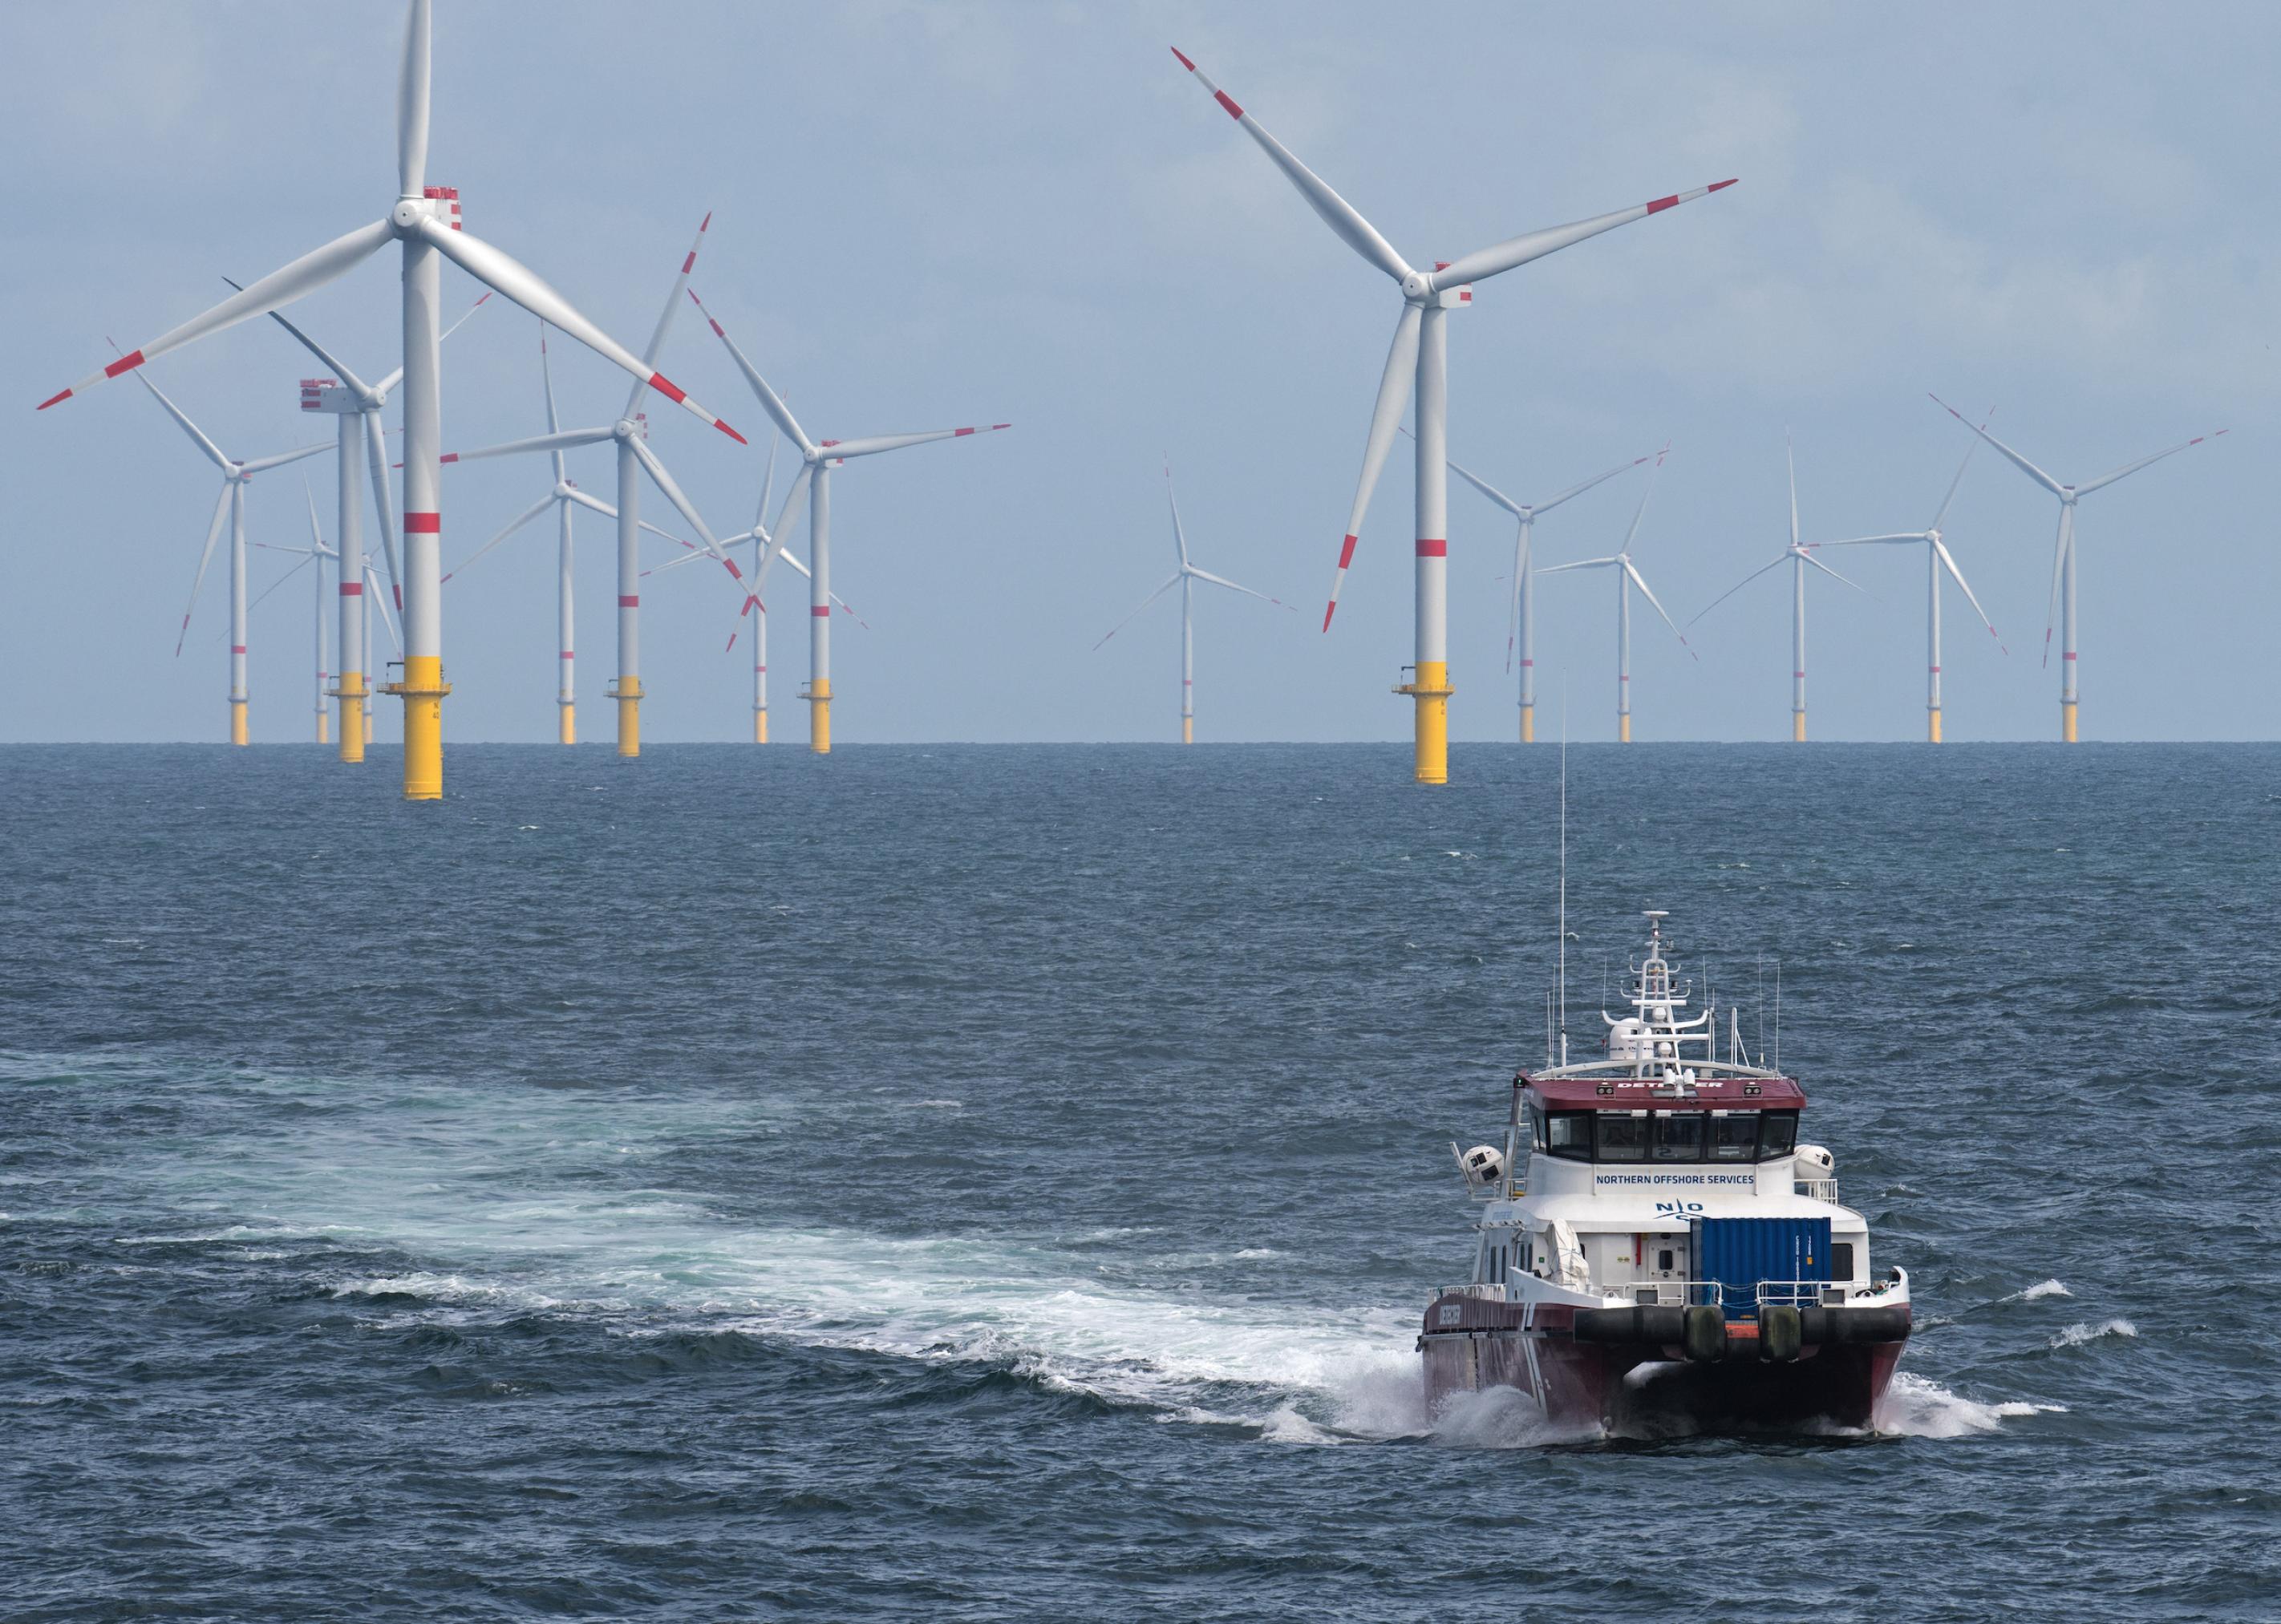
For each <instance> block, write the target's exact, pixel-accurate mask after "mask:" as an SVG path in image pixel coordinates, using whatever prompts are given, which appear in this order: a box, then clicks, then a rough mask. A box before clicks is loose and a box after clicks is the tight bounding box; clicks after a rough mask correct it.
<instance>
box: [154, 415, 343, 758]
mask: <svg viewBox="0 0 2281 1624" xmlns="http://www.w3.org/2000/svg"><path fill="white" fill-rule="evenodd" d="M138 376H139V377H140V378H141V379H142V383H143V388H145V389H147V390H149V391H151V398H152V399H153V400H156V401H157V402H158V403H159V405H160V406H163V407H165V408H166V415H167V416H169V417H171V418H173V419H174V421H175V422H176V423H178V424H180V425H181V427H182V432H183V433H184V434H186V435H188V436H189V437H190V444H191V445H195V446H197V448H198V449H199V450H200V451H202V452H205V455H206V460H208V461H210V462H212V463H213V465H214V467H216V468H219V469H220V470H221V494H220V496H219V497H217V498H216V499H214V510H213V519H212V520H211V521H210V522H208V523H207V525H206V545H205V550H204V551H202V552H201V553H199V554H198V572H197V576H196V577H195V578H194V579H193V580H192V581H191V583H190V600H189V603H187V604H185V605H184V606H183V607H182V630H181V631H180V632H179V633H177V634H176V636H175V638H174V653H175V656H176V657H177V658H180V657H181V655H182V639H183V638H186V637H188V636H189V630H190V614H191V612H192V611H193V610H195V609H196V608H197V604H198V592H199V589H200V588H202V587H203V586H205V580H206V566H207V565H208V564H210V563H212V562H213V551H214V543H215V542H217V541H218V540H220V537H221V527H222V522H223V521H224V519H225V518H227V519H228V522H229V742H230V743H232V744H234V745H243V744H244V743H246V742H247V739H246V724H245V708H246V705H247V702H248V695H247V692H246V682H245V614H246V602H245V584H246V583H245V485H246V482H247V481H248V480H250V479H251V478H252V477H253V476H255V475H257V474H259V473H262V472H264V471H266V470H267V469H269V468H282V467H284V466H285V464H287V463H289V462H298V461H299V460H301V459H302V458H304V457H313V456H315V455H316V454H317V453H318V452H321V451H322V450H324V449H325V446H324V444H323V442H319V443H318V444H317V445H304V446H302V447H301V448H300V449H299V450H298V451H288V452H279V453H278V454H277V455H275V456H274V457H256V458H254V459H253V460H251V461H250V462H240V461H238V460H236V459H235V458H232V457H228V456H226V455H224V454H223V452H222V449H221V447H220V446H219V445H215V444H214V443H213V440H212V439H210V438H209V437H207V435H206V433H205V430H204V429H200V428H199V427H198V426H197V424H196V423H194V422H192V421H190V419H189V414H187V413H185V412H184V411H183V410H182V407H180V406H176V405H175V404H174V402H173V401H172V400H169V399H168V398H166V391H164V390H162V389H160V388H159V386H158V385H157V384H156V383H152V382H151V378H150V375H149V374H148V373H143V374H138Z"/></svg>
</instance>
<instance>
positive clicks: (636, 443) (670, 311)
mask: <svg viewBox="0 0 2281 1624" xmlns="http://www.w3.org/2000/svg"><path fill="white" fill-rule="evenodd" d="M712 223H713V215H712V213H711V212H710V211H707V213H706V216H705V219H704V220H703V221H702V222H700V224H699V226H698V228H697V235H696V236H695V237H694V238H693V239H692V241H691V243H690V244H689V251H688V253H687V254H685V255H684V256H683V258H682V261H681V275H680V276H679V278H678V279H677V281H676V282H674V284H673V291H672V292H670V293H669V294H667V295H666V296H665V308H664V310H663V311H662V312H661V313H659V315H658V318H657V327H656V328H655V329H654V330H653V331H652V333H651V334H650V339H649V349H648V351H647V352H646V353H645V354H644V355H643V357H642V360H641V365H642V366H643V367H655V366H656V365H657V357H658V352H660V351H661V350H662V349H663V348H664V347H665V336H666V333H667V332H668V330H669V329H671V327H672V326H673V315H674V312H675V311H676V310H677V309H679V308H680V305H681V290H683V289H684V288H686V287H687V286H688V285H689V272H690V267H692V266H694V265H695V264H696V263H697V251H698V250H699V249H700V248H701V247H702V246H704V243H705V231H706V228H707V227H708V226H710V225H711V224H712ZM539 342H540V344H542V345H544V344H545V335H544V334H543V333H542V334H541V336H540V339H539ZM539 359H540V363H541V370H542V371H545V373H546V381H547V383H546V421H547V424H548V432H547V433H545V434H542V435H537V436H534V437H531V438H530V439H526V440H510V441H508V442H507V443H506V444H505V445H487V446H485V447H483V449H482V450H480V451H468V452H446V453H445V456H444V457H443V459H442V460H444V461H445V462H473V461H476V460H478V459H481V458H485V457H512V456H518V455H522V454H524V453H526V452H548V453H550V454H551V455H552V456H553V459H554V483H555V489H556V491H568V490H569V481H568V478H567V477H566V476H565V475H564V472H563V466H562V453H563V452H566V451H570V450H575V449H576V447H578V446H581V445H598V444H599V443H600V442H602V441H604V440H611V441H615V443H616V445H617V450H618V505H617V507H616V508H615V510H614V509H612V508H609V507H603V506H602V505H601V504H600V503H599V502H592V499H587V498H582V497H580V496H578V495H576V493H575V492H572V493H571V494H569V495H568V496H566V497H564V498H563V499H561V512H562V520H561V523H562V535H563V539H562V542H561V552H560V559H561V562H560V567H559V571H558V573H559V577H560V592H561V600H560V601H561V607H560V610H559V614H560V618H561V631H562V633H563V636H562V638H561V642H562V647H561V662H560V663H561V664H562V665H563V666H564V667H565V668H566V669H564V671H563V672H562V683H563V689H562V692H561V694H560V695H558V696H557V698H556V700H555V704H556V706H557V708H559V709H560V710H561V715H562V718H563V721H562V729H563V731H564V733H565V735H566V738H565V740H564V742H566V743H568V742H569V739H568V737H567V735H568V732H569V730H570V727H571V722H570V714H571V704H570V700H571V699H572V698H573V697H574V696H573V695H572V693H571V692H570V688H569V685H568V684H569V682H570V672H569V670H568V669H567V668H568V667H569V666H570V665H571V664H572V663H573V661H572V660H571V648H572V644H571V642H570V639H569V636H568V634H569V630H570V607H569V605H570V578H569V542H568V526H569V511H568V503H569V502H573V501H576V502H578V503H579V504H580V505H581V506H587V505H592V506H593V507H598V508H599V509H600V511H602V512H604V513H607V514H611V515H612V516H613V517H614V518H615V519H616V520H617V522H618V675H617V679H616V680H615V682H613V683H612V684H610V697H611V698H612V699H614V700H616V701H617V702H618V754H620V755H622V756H626V757H632V756H637V755H639V754H641V702H642V694H643V689H642V684H641V547H640V542H641V528H642V526H641V476H642V475H643V474H645V473H646V474H647V475H648V476H649V477H650V483H653V484H654V485H655V486H656V487H657V488H658V490H659V491H661V492H662V493H663V494H664V496H665V499H666V500H667V501H669V502H671V503H672V504H673V505H674V507H677V508H678V509H679V510H680V512H681V516H682V517H683V518H684V519H686V520H688V521H689V522H690V524H691V526H692V528H694V529H695V530H696V531H697V534H698V537H700V539H701V540H702V541H703V542H704V544H705V550H706V552H707V554H708V555H710V556H711V557H712V558H714V559H715V560H717V561H719V562H720V563H721V565H722V566H723V568H726V569H727V570H728V572H729V574H730V575H731V576H732V577H733V578H734V579H735V580H736V581H737V583H738V584H739V585H740V586H742V585H745V575H744V571H742V570H740V569H738V568H737V561H736V560H734V559H732V558H731V557H730V556H729V555H728V554H727V553H724V552H723V551H722V550H721V544H720V543H719V541H717V540H715V537H714V535H713V532H712V531H711V530H709V529H707V526H706V523H705V521H704V520H703V519H702V518H700V516H699V515H698V512H697V509H696V508H695V507H693V506H692V505H691V503H690V500H689V499H688V498H687V497H686V496H684V494H683V493H682V490H681V487H680V486H679V485H677V484H676V483H674V479H673V476H672V475H670V474H669V473H667V472H666V470H665V464H664V463H662V462H661V461H659V460H658V459H657V453H656V452H653V451H652V450H650V448H649V445H648V440H649V425H648V421H647V420H646V417H645V416H644V415H643V414H641V413H639V412H638V411H637V410H636V409H635V408H636V407H637V406H639V405H640V404H641V398H642V391H644V390H646V389H647V388H648V387H649V386H648V384H647V383H636V384H635V385H634V386H633V389H632V390H631V391H630V392H629V393H628V395H627V396H626V404H625V408H624V410H622V411H621V412H620V413H619V414H618V415H617V417H616V418H615V420H614V421H610V422H607V423H604V424H602V425H600V426H599V427H597V428H592V429H562V428H560V427H559V426H558V423H559V420H558V418H557V416H556V414H555V410H554V382H553V372H552V371H551V370H548V369H547V368H546V367H545V350H544V349H543V348H542V349H541V350H540V352H539ZM554 500H556V498H555V497H553V496H549V497H547V498H546V499H544V500H542V501H541V502H539V503H538V504H537V505H535V506H534V507H531V508H530V511H529V512H527V513H526V514H524V515H523V519H518V520H517V521H516V522H514V524H511V525H509V526H508V527H507V528H506V530H503V531H501V532H500V533H499V536H497V537H493V538H492V541H491V545H497V544H498V543H499V541H502V540H504V539H506V537H507V536H509V535H511V534H513V533H514V530H517V529H518V528H520V527H521V525H522V522H523V520H524V519H533V518H536V517H537V516H538V514H540V513H542V512H544V511H545V506H546V502H548V501H554ZM483 550H484V551H488V550H489V549H488V547H486V548H485V549H483ZM470 561H471V562H472V559H471V560H470ZM462 568H465V566H464V565H463V566H462ZM752 590H753V589H751V588H747V589H746V591H747V596H749V595H750V592H751V591H752Z"/></svg>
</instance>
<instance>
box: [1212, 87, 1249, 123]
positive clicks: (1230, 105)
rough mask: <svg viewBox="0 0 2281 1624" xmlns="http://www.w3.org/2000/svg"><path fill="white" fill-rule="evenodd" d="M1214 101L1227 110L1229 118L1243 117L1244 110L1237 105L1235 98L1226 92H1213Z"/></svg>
mask: <svg viewBox="0 0 2281 1624" xmlns="http://www.w3.org/2000/svg"><path fill="white" fill-rule="evenodd" d="M1212 100H1214V101H1216V102H1218V104H1220V105H1221V106H1223V107H1225V108H1226V109H1227V116H1228V117H1229V118H1231V119H1241V117H1243V109H1242V108H1241V107H1239V106H1237V105H1236V104H1235V97H1232V96H1230V95H1229V94H1228V93H1227V92H1226V91H1225V90H1215V91H1213V92H1212Z"/></svg>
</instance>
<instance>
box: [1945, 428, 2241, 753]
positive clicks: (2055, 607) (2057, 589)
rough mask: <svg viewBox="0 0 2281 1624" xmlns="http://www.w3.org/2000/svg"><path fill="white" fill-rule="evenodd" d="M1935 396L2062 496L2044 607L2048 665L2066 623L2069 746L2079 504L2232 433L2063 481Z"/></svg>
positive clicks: (2071, 738) (2063, 685) (2072, 737)
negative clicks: (2056, 634)
mask: <svg viewBox="0 0 2281 1624" xmlns="http://www.w3.org/2000/svg"><path fill="white" fill-rule="evenodd" d="M1932 400H1933V404H1934V405H1936V406H1939V407H1940V409H1941V410H1942V411H1944V412H1945V413H1947V414H1949V415H1950V416H1951V417H1952V418H1954V419H1956V421H1958V422H1960V423H1962V424H1963V425H1964V426H1965V427H1966V428H1968V429H1972V432H1973V433H1975V434H1976V435H1978V436H1979V437H1981V438H1982V439H1983V440H1985V441H1987V442H1988V443H1989V444H1990V445H1993V446H1994V447H1995V448H1996V449H1997V451H1998V452H1999V453H2000V454H2001V455H2002V456H2003V458H2004V460H2006V461H2007V462H2009V463H2010V464H2011V465H2012V466H2013V467H2014V468H2017V469H2019V470H2020V472H2022V474H2025V475H2026V476H2028V477H2029V478H2030V479H2032V480H2034V481H2035V482H2036V483H2037V484H2039V485H2041V486H2042V487H2043V488H2044V489H2045V490H2046V491H2050V492H2051V493H2052V494H2053V496H2055V497H2057V498H2059V499H2060V533H2059V539H2058V541H2057V543H2056V544H2055V545H2053V550H2052V593H2051V598H2050V599H2049V601H2048V602H2046V603H2045V607H2044V663H2045V666H2049V665H2050V664H2051V661H2052V623H2053V620H2054V619H2056V620H2058V621H2059V623H2060V626H2061V635H2060V738H2061V740H2062V741H2063V742H2065V743H2067V744H2073V743H2075V741H2076V727H2075V713H2076V697H2077V696H2076V640H2075V633H2076V625H2075V505H2076V503H2077V502H2079V501H2081V500H2082V499H2084V497H2087V496H2089V495H2090V494H2091V493H2092V491H2103V490H2105V489H2106V488H2107V486H2109V485H2111V484H2113V483H2115V481H2116V480H2118V479H2122V478H2124V477H2126V476H2130V475H2132V474H2136V473H2137V472H2138V470H2139V469H2140V468H2145V467H2146V466H2147V465H2148V464H2150V463H2155V462H2160V461H2161V460H2162V459H2163V458H2165V457H2169V456H2175V455H2176V454H2177V453H2178V452H2182V451H2184V450H2185V449H2186V448H2187V447H2188V446H2191V445H2200V444H2201V443H2202V442H2203V441H2204V440H2215V439H2218V438H2220V437H2223V435H2225V434H2226V433H2227V432H2228V431H2227V430H2226V429H2219V430H2217V432H2216V433H2215V434H2198V435H2196V436H2194V437H2193V438H2192V439H2191V440H2181V441H2179V442H2178V444H2177V445H2170V446H2166V447H2164V448H2163V449H2162V450H2161V451H2158V452H2154V453H2153V455H2152V456H2148V457H2141V458H2139V459H2138V460H2137V461H2136V462H2126V463H2124V464H2123V465H2122V467H2121V468H2116V469H2115V470H2114V471H2113V472H2111V473H2106V474H2101V475H2100V476H2099V477H2098V478H2097V479H2092V480H2086V481H2084V483H2082V484H2079V485H2063V484H2061V483H2060V482H2059V481H2058V480H2056V479H2053V477H2052V476H2050V475H2049V474H2046V473H2045V472H2044V470H2043V469H2041V468H2037V466H2036V465H2035V464H2034V463H2032V462H2030V461H2029V460H2027V459H2026V458H2025V457H2023V456H2022V455H2021V454H2020V453H2019V452H2016V451H2014V450H2013V449H2012V448H2011V447H2010V446H2008V445H2005V444H2004V442H2003V441H2001V440H1999V439H1998V438H1997V437H1995V436H1994V435H1992V434H1991V433H1989V432H1988V430H1987V429H1984V428H1974V427H1973V424H1972V421H1971V420H1970V419H1968V418H1967V417H1966V416H1965V415H1964V414H1963V413H1961V412H1960V411H1958V410H1957V409H1956V408H1955V407H1954V406H1951V405H1949V404H1948V402H1947V401H1945V400H1943V399H1942V398H1940V397H1939V396H1938V395H1935V396H1933V397H1932Z"/></svg>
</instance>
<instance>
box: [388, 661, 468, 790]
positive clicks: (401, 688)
mask: <svg viewBox="0 0 2281 1624" xmlns="http://www.w3.org/2000/svg"><path fill="white" fill-rule="evenodd" d="M381 692H383V693H393V694H396V695H397V696H398V697H399V698H401V699H402V700H403V701H404V799H405V800H443V799H444V696H445V694H447V693H449V692H452V684H449V683H447V682H445V680H444V658H443V656H442V655H441V654H406V656H405V657H404V680H403V681H402V682H400V683H389V684H385V685H384V686H383V688H382V689H381Z"/></svg>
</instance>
